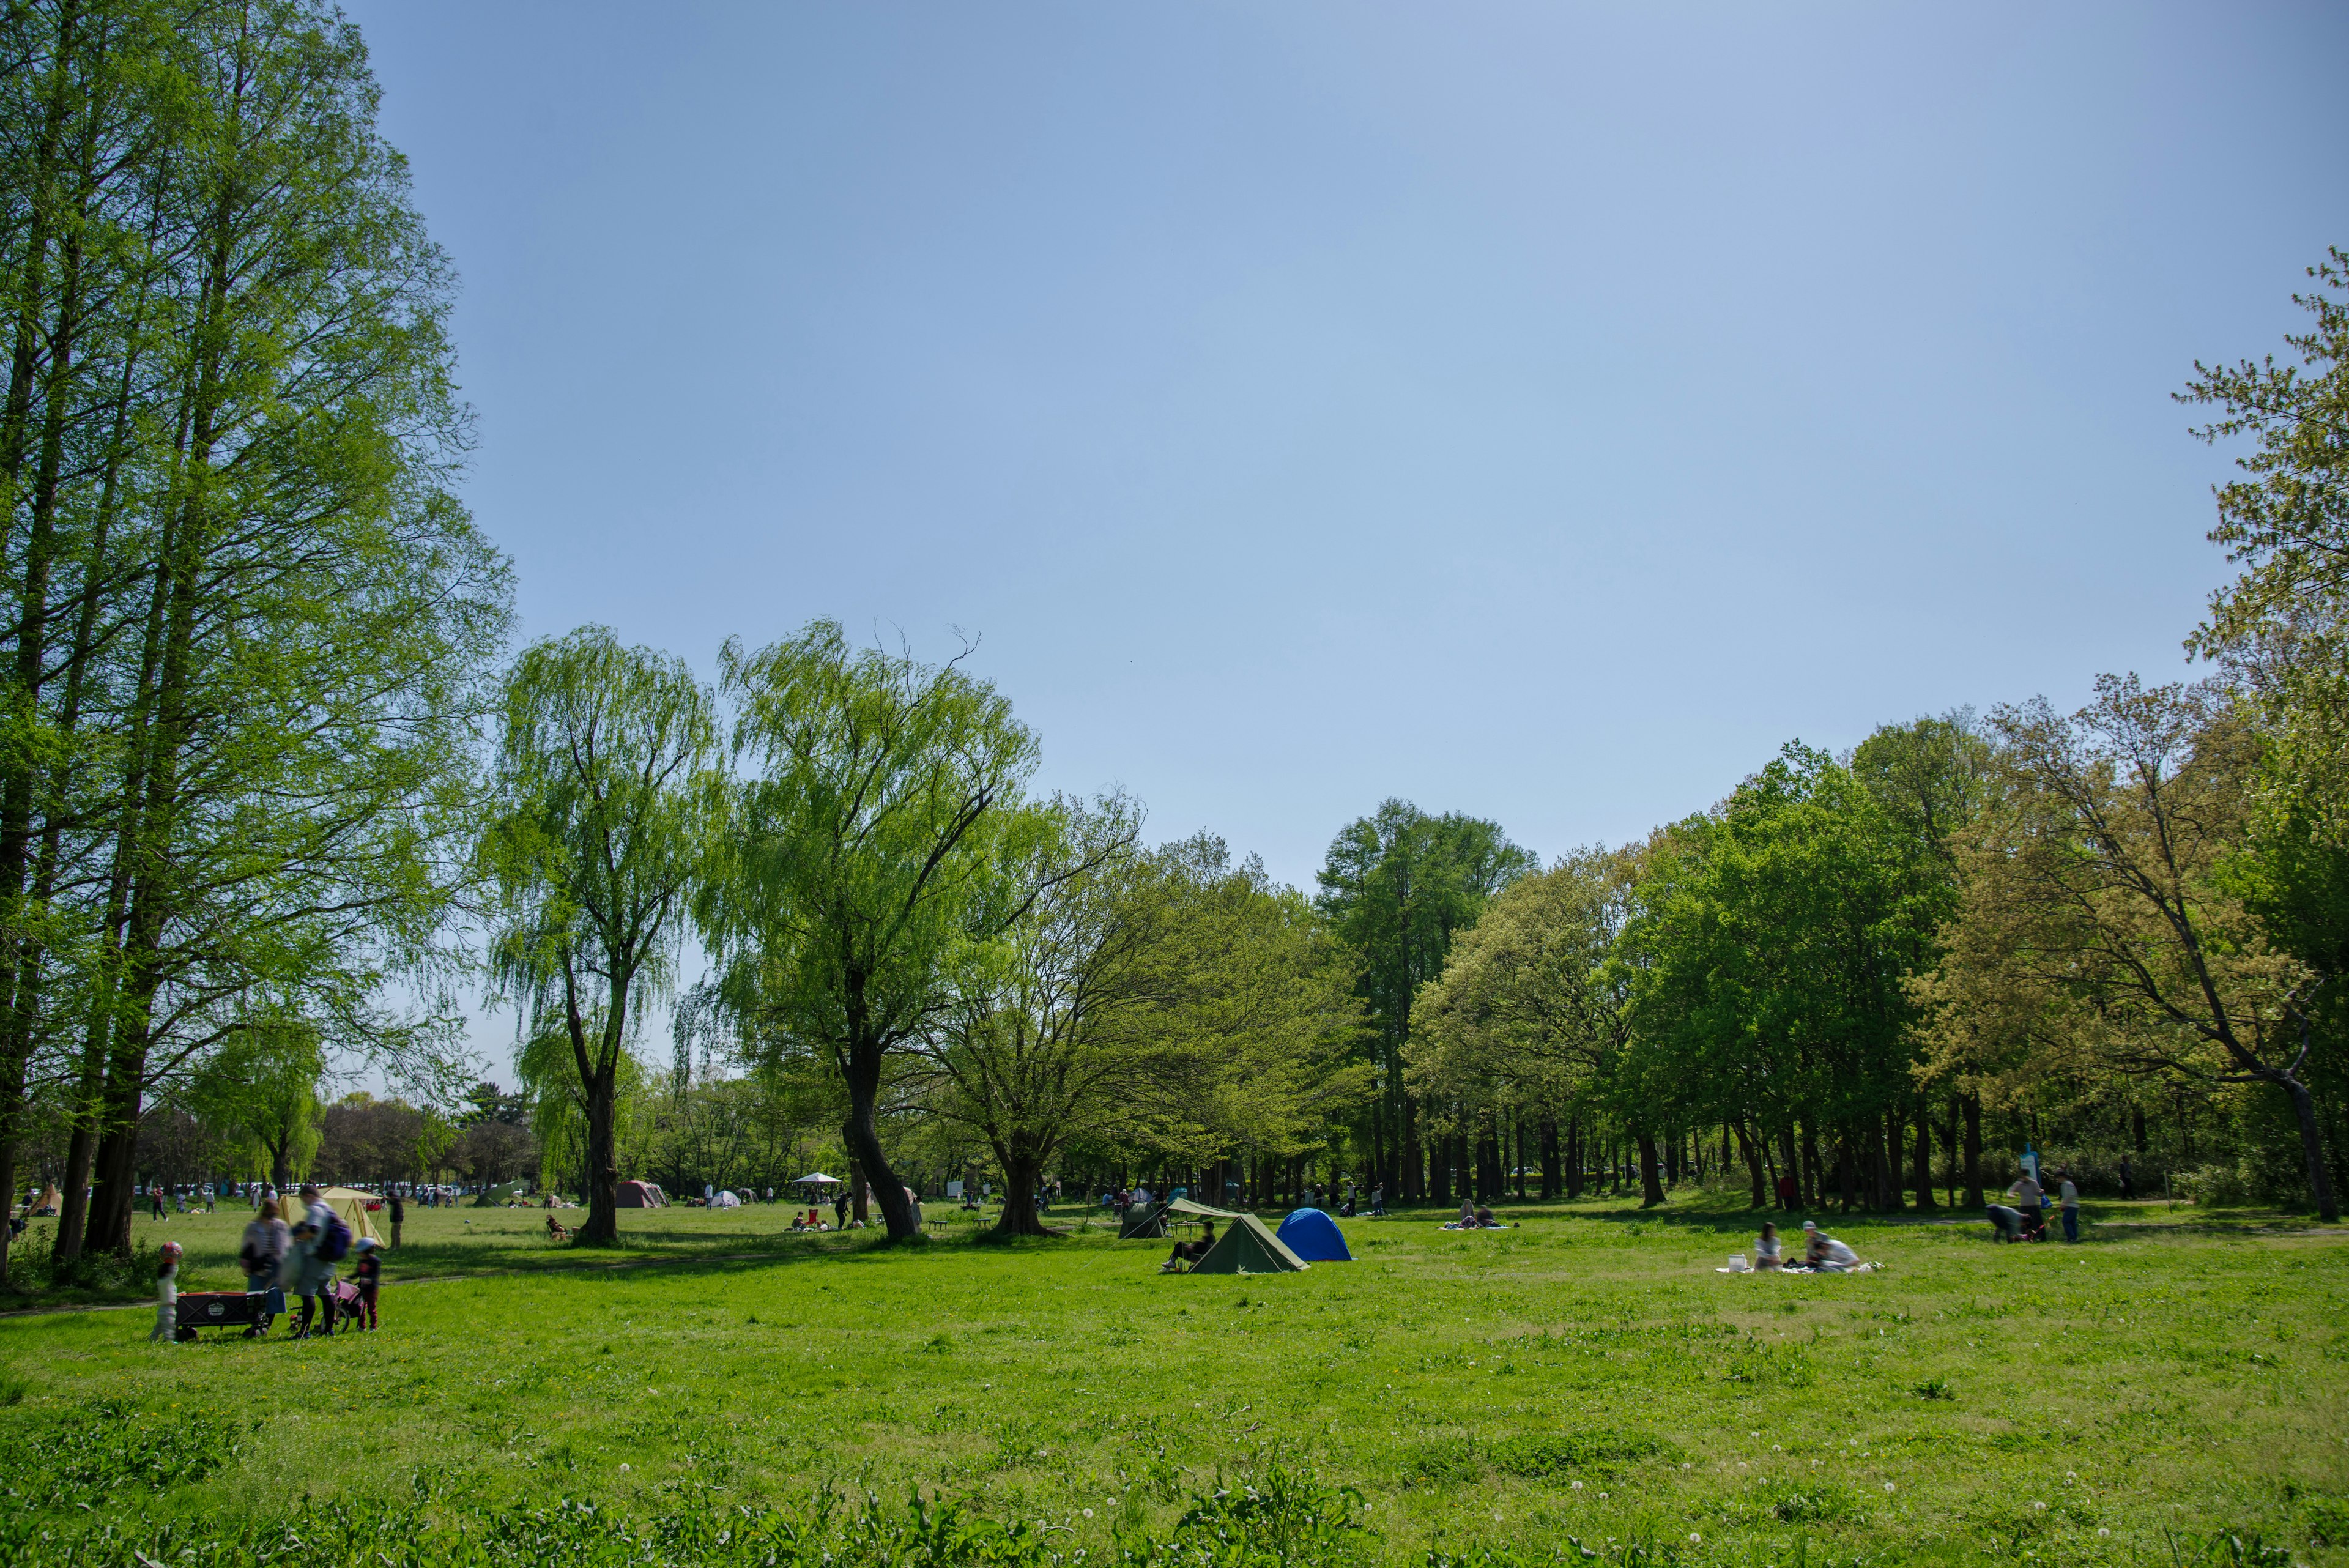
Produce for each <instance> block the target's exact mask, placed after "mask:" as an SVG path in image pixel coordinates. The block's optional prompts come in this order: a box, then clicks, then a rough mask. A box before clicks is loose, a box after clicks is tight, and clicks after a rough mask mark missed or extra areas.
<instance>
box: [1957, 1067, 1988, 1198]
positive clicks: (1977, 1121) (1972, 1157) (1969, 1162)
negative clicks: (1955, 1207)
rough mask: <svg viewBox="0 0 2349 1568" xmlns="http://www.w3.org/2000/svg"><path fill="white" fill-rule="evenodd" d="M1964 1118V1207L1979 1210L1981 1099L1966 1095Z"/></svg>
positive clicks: (1963, 1102)
mask: <svg viewBox="0 0 2349 1568" xmlns="http://www.w3.org/2000/svg"><path fill="white" fill-rule="evenodd" d="M1961 1105H1962V1106H1963V1108H1964V1111H1965V1117H1966V1207H1967V1208H1969V1209H1980V1208H1982V1206H1983V1204H1982V1099H1981V1097H1980V1096H1975V1095H1968V1096H1965V1098H1964V1100H1963V1101H1962V1102H1961Z"/></svg>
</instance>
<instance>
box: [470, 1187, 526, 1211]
mask: <svg viewBox="0 0 2349 1568" xmlns="http://www.w3.org/2000/svg"><path fill="white" fill-rule="evenodd" d="M529 1190H530V1183H529V1182H527V1181H501V1182H499V1183H498V1184H497V1185H496V1186H495V1187H491V1188H485V1189H482V1192H481V1196H480V1197H479V1198H476V1199H473V1207H474V1208H476V1209H507V1208H511V1207H512V1206H513V1205H514V1204H515V1203H518V1202H520V1201H521V1200H522V1198H523V1194H525V1193H526V1192H528V1191H529Z"/></svg>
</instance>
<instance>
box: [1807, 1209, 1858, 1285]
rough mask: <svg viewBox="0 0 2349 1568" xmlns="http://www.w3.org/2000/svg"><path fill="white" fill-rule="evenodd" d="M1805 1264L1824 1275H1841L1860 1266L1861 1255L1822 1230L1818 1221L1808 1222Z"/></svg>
mask: <svg viewBox="0 0 2349 1568" xmlns="http://www.w3.org/2000/svg"><path fill="white" fill-rule="evenodd" d="M1803 1262H1806V1263H1808V1264H1809V1265H1810V1266H1811V1267H1812V1268H1814V1269H1816V1270H1818V1271H1819V1272H1822V1273H1828V1274H1840V1273H1844V1272H1847V1271H1848V1270H1851V1269H1854V1268H1857V1266H1858V1264H1859V1254H1858V1253H1857V1252H1855V1251H1852V1250H1851V1249H1850V1248H1849V1247H1847V1246H1845V1245H1844V1244H1843V1243H1842V1242H1841V1241H1837V1240H1836V1239H1835V1238H1834V1237H1833V1236H1830V1235H1828V1234H1827V1233H1826V1231H1822V1230H1820V1229H1819V1227H1818V1222H1817V1221H1816V1220H1804V1221H1803Z"/></svg>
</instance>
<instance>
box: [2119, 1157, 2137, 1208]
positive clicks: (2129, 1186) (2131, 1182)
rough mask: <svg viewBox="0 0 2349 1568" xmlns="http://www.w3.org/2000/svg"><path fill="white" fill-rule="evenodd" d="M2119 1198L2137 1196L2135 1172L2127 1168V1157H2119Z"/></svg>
mask: <svg viewBox="0 0 2349 1568" xmlns="http://www.w3.org/2000/svg"><path fill="white" fill-rule="evenodd" d="M2121 1196H2122V1197H2123V1198H2135V1197H2136V1196H2137V1172H2136V1171H2135V1170H2133V1169H2131V1168H2129V1157H2128V1156H2127V1155H2123V1156H2121Z"/></svg>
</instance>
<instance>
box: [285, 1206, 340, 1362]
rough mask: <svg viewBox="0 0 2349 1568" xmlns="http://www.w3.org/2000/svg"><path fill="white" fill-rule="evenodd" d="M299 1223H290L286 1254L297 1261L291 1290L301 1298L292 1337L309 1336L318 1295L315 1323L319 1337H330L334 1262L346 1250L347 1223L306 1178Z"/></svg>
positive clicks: (337, 1260)
mask: <svg viewBox="0 0 2349 1568" xmlns="http://www.w3.org/2000/svg"><path fill="white" fill-rule="evenodd" d="M302 1203H303V1211H302V1223H300V1224H299V1225H296V1226H295V1227H294V1253H293V1256H291V1257H289V1258H288V1260H287V1261H288V1262H293V1261H294V1259H295V1258H298V1259H299V1261H300V1266H299V1268H298V1269H297V1270H295V1278H294V1293H295V1294H296V1295H298V1296H300V1297H301V1298H302V1317H301V1321H300V1322H299V1323H297V1324H295V1327H294V1337H295V1338H296V1339H307V1338H309V1337H310V1324H311V1314H313V1313H315V1312H316V1310H317V1305H318V1301H319V1298H320V1297H322V1296H323V1297H325V1298H326V1321H325V1322H324V1323H323V1324H320V1325H319V1327H318V1334H319V1336H320V1337H321V1338H331V1337H332V1336H333V1334H334V1332H335V1307H334V1301H335V1297H334V1291H335V1265H336V1263H338V1262H341V1261H342V1259H343V1255H344V1254H345V1253H346V1252H347V1251H350V1246H351V1231H350V1227H349V1226H347V1225H346V1224H344V1223H343V1217H342V1216H341V1215H339V1214H337V1213H336V1212H335V1210H334V1206H333V1205H332V1204H330V1203H328V1202H327V1201H326V1199H323V1198H321V1197H319V1196H318V1189H317V1188H316V1187H315V1186H313V1185H311V1184H310V1183H308V1182H305V1183H303V1186H302Z"/></svg>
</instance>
